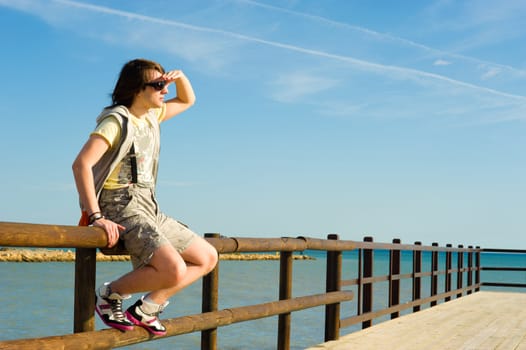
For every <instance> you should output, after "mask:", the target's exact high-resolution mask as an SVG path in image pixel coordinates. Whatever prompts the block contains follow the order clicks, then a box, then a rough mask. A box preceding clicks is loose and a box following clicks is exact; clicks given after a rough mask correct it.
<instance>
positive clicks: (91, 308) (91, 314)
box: [73, 248, 97, 333]
mask: <svg viewBox="0 0 526 350" xmlns="http://www.w3.org/2000/svg"><path fill="white" fill-rule="evenodd" d="M96 266H97V249H94V248H77V249H75V297H74V315H73V332H74V333H79V332H89V331H94V330H95V275H96V270H97V267H96Z"/></svg>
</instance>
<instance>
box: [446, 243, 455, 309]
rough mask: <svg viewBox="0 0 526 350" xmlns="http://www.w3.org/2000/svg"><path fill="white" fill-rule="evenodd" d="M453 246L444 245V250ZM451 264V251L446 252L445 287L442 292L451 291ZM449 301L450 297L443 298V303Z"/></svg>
mask: <svg viewBox="0 0 526 350" xmlns="http://www.w3.org/2000/svg"><path fill="white" fill-rule="evenodd" d="M452 247H453V245H451V244H446V248H452ZM452 263H453V259H452V253H451V251H449V250H448V251H446V278H445V286H444V290H445V292H446V293H447V292H450V291H451V268H452V267H453V265H452ZM450 300H451V297H450V296H447V297H446V298H445V301H450Z"/></svg>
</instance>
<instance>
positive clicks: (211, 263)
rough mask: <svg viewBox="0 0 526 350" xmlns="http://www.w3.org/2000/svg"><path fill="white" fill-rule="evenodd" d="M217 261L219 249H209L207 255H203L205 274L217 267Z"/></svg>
mask: <svg viewBox="0 0 526 350" xmlns="http://www.w3.org/2000/svg"><path fill="white" fill-rule="evenodd" d="M217 261H218V255H217V251H216V250H215V249H211V250H210V251H207V253H206V255H205V256H204V257H203V263H202V266H203V271H204V274H205V275H206V274H207V273H209V272H210V271H212V270H213V269H214V268H215V267H216V265H217Z"/></svg>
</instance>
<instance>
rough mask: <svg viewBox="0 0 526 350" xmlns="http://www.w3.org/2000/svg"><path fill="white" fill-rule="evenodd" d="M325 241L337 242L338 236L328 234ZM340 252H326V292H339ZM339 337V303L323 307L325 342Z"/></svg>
mask: <svg viewBox="0 0 526 350" xmlns="http://www.w3.org/2000/svg"><path fill="white" fill-rule="evenodd" d="M327 239H334V240H337V239H339V238H338V235H336V234H330V235H329V236H328V237H327ZM341 274H342V252H341V251H327V275H326V278H327V280H326V291H327V293H328V292H335V291H340V290H341ZM339 337H340V303H334V304H328V305H326V306H325V341H330V340H336V339H338V338H339Z"/></svg>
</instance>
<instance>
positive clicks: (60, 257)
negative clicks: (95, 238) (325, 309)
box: [0, 248, 314, 262]
mask: <svg viewBox="0 0 526 350" xmlns="http://www.w3.org/2000/svg"><path fill="white" fill-rule="evenodd" d="M293 258H294V260H314V258H312V257H310V256H308V255H296V254H295V255H293ZM219 259H220V260H279V252H277V253H275V254H248V253H229V254H219ZM129 260H130V257H129V256H128V255H104V254H102V253H101V252H97V261H129ZM51 261H63V262H71V261H75V251H72V250H59V249H21V248H0V262H51Z"/></svg>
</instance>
